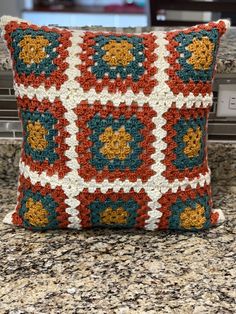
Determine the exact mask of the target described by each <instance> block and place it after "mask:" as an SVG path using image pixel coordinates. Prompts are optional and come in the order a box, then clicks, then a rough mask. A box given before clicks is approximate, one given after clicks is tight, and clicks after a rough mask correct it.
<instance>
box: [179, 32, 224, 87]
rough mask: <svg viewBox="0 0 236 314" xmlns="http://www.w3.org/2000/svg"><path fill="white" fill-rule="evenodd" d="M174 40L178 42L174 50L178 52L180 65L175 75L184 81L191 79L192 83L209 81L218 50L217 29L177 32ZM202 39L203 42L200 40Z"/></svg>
mask: <svg viewBox="0 0 236 314" xmlns="http://www.w3.org/2000/svg"><path fill="white" fill-rule="evenodd" d="M175 40H176V41H177V42H178V43H179V46H178V47H177V48H176V50H177V51H178V52H179V53H180V57H179V58H178V63H179V64H180V66H181V69H180V70H179V71H177V72H176V75H177V76H178V77H179V78H180V79H181V80H182V81H183V82H184V83H188V82H189V81H190V80H193V81H194V83H197V82H201V81H202V82H207V81H211V79H212V76H213V71H214V65H215V58H216V55H217V50H218V41H219V32H218V30H217V29H212V30H211V31H207V30H201V31H199V32H191V33H189V34H185V33H179V34H178V35H177V36H176V37H175ZM203 40H205V43H203V42H202V41H203ZM209 47H211V48H212V49H209ZM201 58H203V60H204V66H205V69H203V68H202V66H203V65H202V64H201V62H200V59H201Z"/></svg>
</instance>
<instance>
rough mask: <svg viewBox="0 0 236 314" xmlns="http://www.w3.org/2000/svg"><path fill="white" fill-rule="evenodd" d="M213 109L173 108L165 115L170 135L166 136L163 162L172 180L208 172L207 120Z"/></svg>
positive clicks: (164, 127)
mask: <svg viewBox="0 0 236 314" xmlns="http://www.w3.org/2000/svg"><path fill="white" fill-rule="evenodd" d="M208 113H209V109H203V108H192V109H177V108H170V109H168V111H167V112H166V113H164V114H163V117H164V118H165V119H166V124H165V125H164V126H163V129H164V130H166V132H167V134H166V136H165V138H164V139H163V140H164V142H166V144H167V147H166V149H164V150H163V153H164V155H165V158H164V160H162V163H163V164H164V165H165V166H166V169H165V170H164V171H163V172H162V175H163V176H164V177H165V178H166V179H167V180H168V181H169V182H170V183H172V182H173V181H174V180H175V179H177V180H180V181H183V180H184V179H185V178H188V179H190V180H191V179H194V178H197V177H199V175H200V174H203V175H204V174H205V173H207V172H208V167H207V159H206V156H207V148H206V134H207V119H208Z"/></svg>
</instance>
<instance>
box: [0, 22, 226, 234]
mask: <svg viewBox="0 0 236 314" xmlns="http://www.w3.org/2000/svg"><path fill="white" fill-rule="evenodd" d="M0 26H1V30H2V31H1V35H2V37H3V39H4V40H5V42H6V45H7V47H8V49H9V53H10V55H11V59H12V69H13V74H14V87H15V93H16V97H17V104H18V109H19V117H20V119H21V121H22V129H23V142H22V149H21V159H20V175H19V184H18V198H17V205H16V208H15V210H14V212H13V213H9V214H8V215H7V217H6V218H5V220H4V221H5V222H7V223H11V224H14V225H16V226H21V227H25V228H27V229H30V230H36V231H41V230H42V231H44V230H47V229H59V228H70V229H79V230H80V229H86V228H92V227H99V228H126V229H127V228H141V229H146V230H167V229H173V230H187V231H199V230H203V229H207V228H209V227H211V226H215V225H217V224H219V223H221V222H222V221H223V220H224V215H223V213H222V212H221V210H220V209H214V208H213V203H212V196H211V187H210V170H209V168H208V162H207V121H208V114H209V111H210V107H211V105H212V80H213V77H214V73H215V66H216V57H217V50H218V48H219V43H220V38H221V36H222V35H223V34H224V33H225V31H226V28H227V26H228V23H227V22H225V21H218V22H211V23H209V24H203V25H198V26H195V27H190V28H187V29H183V30H175V31H168V32H165V31H153V32H151V33H146V34H136V33H132V34H128V33H116V32H106V31H105V30H104V31H102V32H101V31H100V32H96V31H82V30H73V29H60V28H55V27H52V28H50V27H44V26H42V27H40V26H37V25H32V24H31V23H28V22H25V21H22V20H20V19H17V18H12V17H2V18H1V20H0Z"/></svg>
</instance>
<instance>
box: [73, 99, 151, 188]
mask: <svg viewBox="0 0 236 314" xmlns="http://www.w3.org/2000/svg"><path fill="white" fill-rule="evenodd" d="M75 113H76V115H77V117H78V119H77V121H76V125H77V127H78V133H77V140H78V145H77V147H76V151H77V153H78V163H79V169H78V174H79V175H80V176H81V177H82V178H83V179H84V180H85V181H88V182H89V181H91V180H92V179H95V180H96V181H97V182H102V181H104V180H106V179H108V180H109V181H110V182H113V181H115V180H116V179H119V180H121V181H125V180H126V179H127V180H129V181H130V182H136V181H137V180H138V179H140V180H142V181H143V182H146V181H147V180H148V179H149V178H150V177H151V176H152V175H154V173H155V172H154V170H153V169H152V168H151V167H150V166H151V165H152V164H154V163H155V161H154V160H153V159H152V155H153V153H154V152H155V149H154V147H153V146H152V144H153V142H154V141H155V136H154V135H153V134H152V131H153V130H154V128H155V124H154V123H153V122H152V118H153V117H155V116H156V112H155V111H154V110H153V109H152V108H151V107H150V106H148V105H147V104H144V106H143V107H139V106H138V104H134V103H133V104H131V105H130V106H127V105H126V104H125V103H123V104H120V105H119V107H115V106H114V105H113V103H112V102H109V103H107V104H106V105H102V104H101V103H100V102H95V103H94V104H93V105H90V104H89V103H88V102H85V101H84V102H81V103H80V104H78V107H77V108H76V109H75ZM88 147H90V149H89V150H88Z"/></svg>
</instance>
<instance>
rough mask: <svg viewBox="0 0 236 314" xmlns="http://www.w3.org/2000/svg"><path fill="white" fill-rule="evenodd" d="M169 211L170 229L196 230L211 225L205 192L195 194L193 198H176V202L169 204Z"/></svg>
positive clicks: (209, 207)
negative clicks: (203, 193)
mask: <svg viewBox="0 0 236 314" xmlns="http://www.w3.org/2000/svg"><path fill="white" fill-rule="evenodd" d="M170 211H171V216H170V218H169V228H170V229H173V230H189V231H197V230H199V229H207V228H209V227H210V225H211V220H210V215H211V206H210V204H209V196H208V195H207V194H206V195H203V196H201V195H197V196H196V197H195V198H194V199H192V198H188V199H186V200H182V199H181V198H177V200H176V202H175V203H173V204H172V205H171V206H170ZM185 213H186V214H185Z"/></svg>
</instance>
